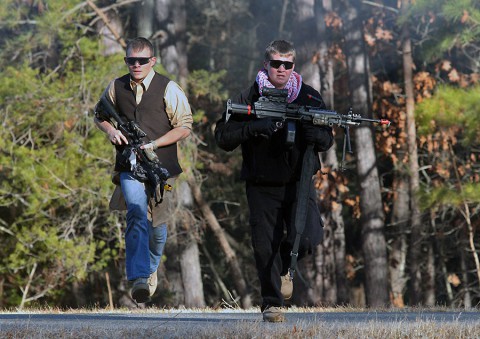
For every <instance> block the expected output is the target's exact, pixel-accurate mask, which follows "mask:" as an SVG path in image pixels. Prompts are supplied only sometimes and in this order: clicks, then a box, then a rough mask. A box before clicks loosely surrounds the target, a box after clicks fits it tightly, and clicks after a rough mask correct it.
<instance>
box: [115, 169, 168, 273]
mask: <svg viewBox="0 0 480 339" xmlns="http://www.w3.org/2000/svg"><path fill="white" fill-rule="evenodd" d="M120 185H121V187H122V192H123V196H124V198H125V202H126V203H127V230H126V232H125V257H126V259H125V260H126V264H125V266H126V271H127V279H128V280H135V279H137V278H148V277H149V276H150V274H151V273H153V272H155V271H156V270H157V268H158V264H159V263H160V259H161V258H162V253H163V249H164V247H165V242H166V241H167V225H166V224H162V225H159V226H157V227H153V225H152V223H151V221H149V220H148V196H147V193H146V191H145V186H144V185H143V184H142V183H141V182H139V181H138V180H137V179H135V178H134V177H133V176H132V173H130V172H122V173H120Z"/></svg>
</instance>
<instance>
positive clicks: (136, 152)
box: [95, 95, 172, 205]
mask: <svg viewBox="0 0 480 339" xmlns="http://www.w3.org/2000/svg"><path fill="white" fill-rule="evenodd" d="M95 115H96V116H97V117H99V118H101V119H104V120H108V121H110V122H112V121H111V119H113V120H114V121H115V122H116V125H117V129H118V130H120V131H121V132H122V134H123V135H124V136H125V137H126V138H127V140H128V145H126V146H125V148H124V149H123V151H122V158H123V159H129V160H130V159H132V158H133V159H135V160H134V161H132V162H131V167H132V172H133V175H134V176H135V178H137V179H138V180H139V181H140V182H143V183H145V184H146V185H148V186H149V188H150V190H149V191H150V195H151V197H152V198H154V201H155V205H158V204H160V203H161V202H162V201H163V193H164V191H165V190H167V191H170V190H172V186H171V185H169V184H167V179H168V178H169V177H170V173H169V172H168V170H167V169H166V168H164V167H162V164H161V162H160V160H159V159H158V156H157V154H156V153H155V152H154V151H153V150H151V149H148V150H146V149H142V148H140V146H142V145H144V144H146V143H148V142H149V141H147V142H146V141H145V140H143V139H144V138H145V137H146V136H147V134H146V133H145V132H144V131H142V129H141V128H140V127H139V126H138V124H137V123H135V122H134V121H128V122H125V121H123V119H122V118H121V117H120V116H119V115H118V113H117V111H116V110H115V107H113V105H112V103H111V102H110V100H109V99H107V97H106V96H105V95H102V97H101V98H100V102H99V103H98V104H97V107H95Z"/></svg>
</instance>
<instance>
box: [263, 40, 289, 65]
mask: <svg viewBox="0 0 480 339" xmlns="http://www.w3.org/2000/svg"><path fill="white" fill-rule="evenodd" d="M273 54H280V55H281V56H285V57H289V56H293V61H294V62H295V57H296V55H297V53H296V52H295V47H294V46H293V43H292V42H290V41H287V40H273V41H272V42H270V43H269V44H268V45H267V48H266V49H265V61H268V60H270V59H271V58H272V55H273Z"/></svg>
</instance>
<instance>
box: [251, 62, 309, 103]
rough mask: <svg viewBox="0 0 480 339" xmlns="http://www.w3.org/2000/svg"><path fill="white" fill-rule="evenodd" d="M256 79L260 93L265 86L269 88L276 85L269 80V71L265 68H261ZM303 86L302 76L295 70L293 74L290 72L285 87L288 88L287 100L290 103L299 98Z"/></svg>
mask: <svg viewBox="0 0 480 339" xmlns="http://www.w3.org/2000/svg"><path fill="white" fill-rule="evenodd" d="M255 81H256V82H257V83H258V88H259V91H260V95H262V90H263V88H264V87H267V88H274V87H275V86H273V85H272V83H271V82H270V81H269V80H268V72H267V70H266V69H265V68H263V69H261V70H260V71H259V72H258V74H257V78H256V79H255ZM301 87H302V76H301V75H300V74H298V73H297V72H295V71H293V72H292V74H290V79H288V82H287V84H286V85H285V89H287V90H288V96H287V101H288V102H289V103H291V102H293V101H294V100H295V99H296V98H297V96H298V93H300V88H301Z"/></svg>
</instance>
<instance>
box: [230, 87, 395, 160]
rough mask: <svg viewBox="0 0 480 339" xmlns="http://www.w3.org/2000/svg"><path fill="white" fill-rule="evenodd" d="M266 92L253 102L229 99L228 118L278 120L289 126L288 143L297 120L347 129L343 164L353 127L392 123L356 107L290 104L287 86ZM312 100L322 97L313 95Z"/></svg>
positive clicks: (281, 126)
mask: <svg viewBox="0 0 480 339" xmlns="http://www.w3.org/2000/svg"><path fill="white" fill-rule="evenodd" d="M262 95H263V96H261V97H260V98H259V99H258V101H256V102H255V103H254V104H253V105H245V104H237V103H233V102H232V100H231V99H229V100H228V101H227V110H226V115H225V120H226V121H227V122H228V120H229V119H230V118H231V116H232V114H246V115H254V116H255V117H257V118H267V117H268V118H271V119H273V120H274V121H276V122H277V127H278V128H287V139H286V142H287V143H293V142H294V141H295V124H294V123H293V122H295V121H298V120H300V121H307V122H311V123H312V124H313V125H319V126H322V125H323V126H330V127H333V126H338V127H342V128H343V129H344V131H345V133H344V139H343V154H342V166H341V168H342V169H343V167H344V166H343V165H344V163H345V152H349V153H352V147H351V143H350V126H358V125H360V124H361V123H363V122H368V123H378V124H380V125H386V126H390V121H389V120H387V119H370V118H363V117H362V116H361V115H360V114H355V113H353V111H352V109H351V108H350V110H349V111H348V113H347V114H338V113H337V112H336V111H331V110H325V109H320V108H318V107H313V106H301V105H296V104H289V103H287V100H286V99H287V95H288V91H287V90H286V89H275V88H264V89H263V92H262ZM308 97H309V98H310V99H312V100H316V101H321V100H320V99H318V98H316V97H314V96H312V95H309V96H308Z"/></svg>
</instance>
